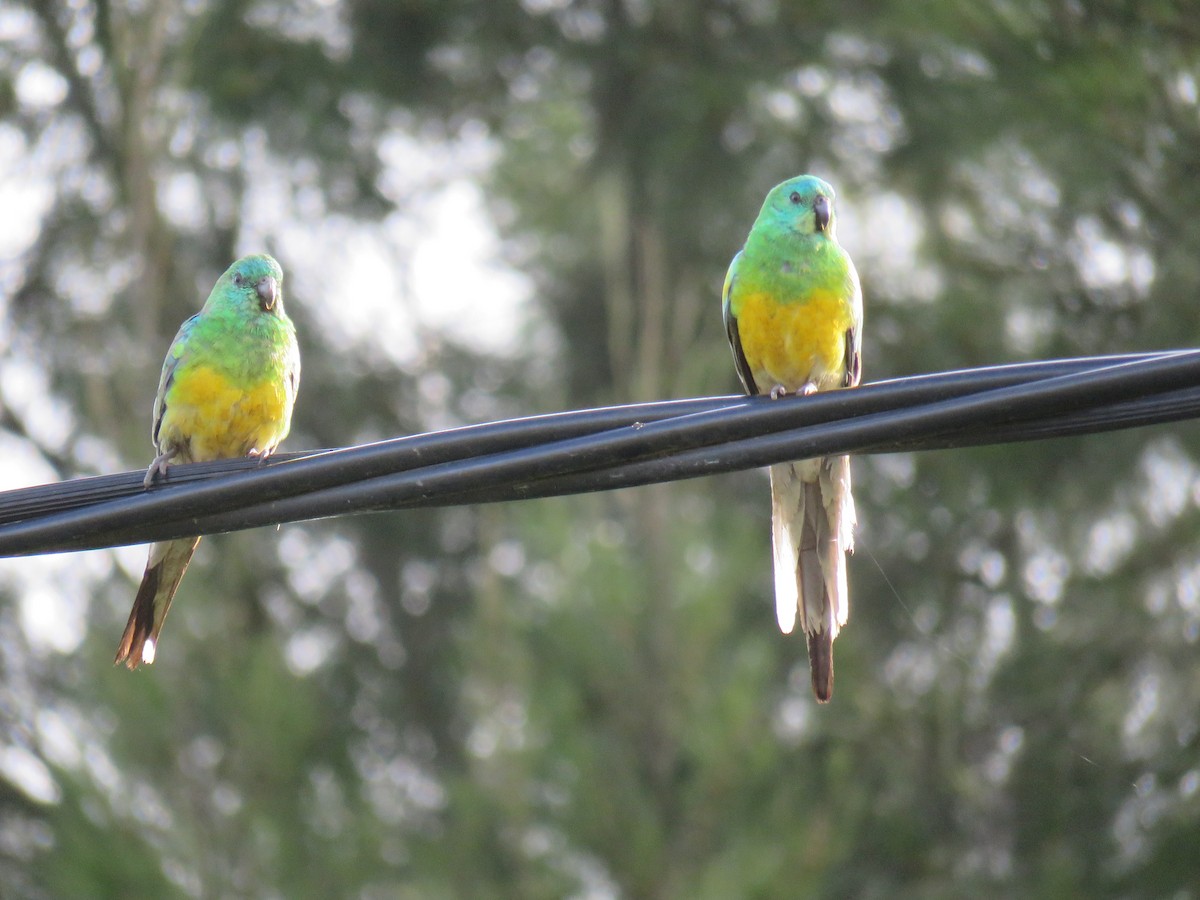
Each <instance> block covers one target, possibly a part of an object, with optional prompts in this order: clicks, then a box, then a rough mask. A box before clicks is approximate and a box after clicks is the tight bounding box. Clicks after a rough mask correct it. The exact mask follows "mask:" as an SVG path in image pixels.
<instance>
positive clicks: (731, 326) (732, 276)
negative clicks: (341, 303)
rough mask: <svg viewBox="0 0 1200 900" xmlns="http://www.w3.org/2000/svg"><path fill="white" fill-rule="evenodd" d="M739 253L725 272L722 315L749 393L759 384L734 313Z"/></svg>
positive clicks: (722, 290) (743, 383) (740, 256)
mask: <svg viewBox="0 0 1200 900" xmlns="http://www.w3.org/2000/svg"><path fill="white" fill-rule="evenodd" d="M741 258H742V254H741V253H738V254H737V255H736V256H734V258H733V262H731V263H730V264H729V271H728V272H726V273H725V286H724V287H723V288H722V289H721V317H722V318H723V319H724V320H725V336H726V337H728V338H729V348H730V349H731V350H732V351H733V364H734V365H735V366H736V367H737V373H738V378H740V379H741V380H742V386H743V387H744V388H745V389H746V393H747V394H757V393H758V385H756V384H755V383H754V373H753V372H751V371H750V363H748V362H747V361H746V353H745V351H744V350H742V339H741V337H740V335H739V334H738V323H737V316H735V315H734V314H733V287H734V284H735V283H736V282H737V266H738V260H739V259H741Z"/></svg>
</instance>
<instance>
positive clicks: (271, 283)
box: [255, 275, 279, 312]
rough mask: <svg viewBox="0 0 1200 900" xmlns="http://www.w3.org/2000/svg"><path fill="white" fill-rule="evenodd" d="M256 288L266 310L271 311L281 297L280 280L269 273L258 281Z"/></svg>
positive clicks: (260, 301)
mask: <svg viewBox="0 0 1200 900" xmlns="http://www.w3.org/2000/svg"><path fill="white" fill-rule="evenodd" d="M255 290H256V291H257V292H258V300H259V303H261V304H262V308H263V309H264V310H266V311H267V312H270V311H271V310H272V309H274V308H275V301H276V300H278V299H279V282H277V281H276V280H275V279H274V278H272V277H271V276H270V275H268V276H266V277H265V278H263V279H261V280H260V281H259V282H258V287H256V288H255Z"/></svg>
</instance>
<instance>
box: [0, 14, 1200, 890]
mask: <svg viewBox="0 0 1200 900" xmlns="http://www.w3.org/2000/svg"><path fill="white" fill-rule="evenodd" d="M1197 22H1200V9H1198V8H1196V6H1195V5H1194V4H1189V3H1146V4H1140V5H1138V6H1137V7H1136V8H1134V7H1131V6H1129V5H1127V4H1122V3H1106V2H1099V3H1088V4H1083V3H1079V2H1076V0H1050V2H1046V3H1040V4H1021V3H1006V2H1000V0H984V2H977V3H966V2H957V0H936V2H931V3H924V4H911V3H901V2H892V3H851V4H845V3H841V4H833V3H808V4H799V3H785V2H778V0H704V2H698V3H693V4H679V3H673V2H665V0H591V2H572V0H525V2H523V3H515V2H511V0H452V2H446V0H442V2H432V0H404V2H392V0H343V2H317V0H260V2H249V0H200V2H194V3H186V4H169V3H148V4H113V3H111V2H108V0H78V2H66V0H49V2H43V0H29V2H23V0H0V154H3V158H4V159H5V160H6V164H7V165H8V166H9V172H8V173H7V175H6V176H5V177H4V178H0V197H4V198H6V202H7V203H10V204H11V208H12V209H14V210H18V209H19V210H20V211H21V212H20V215H19V216H16V215H14V216H12V219H13V221H14V222H17V224H14V225H13V226H12V227H11V228H10V232H11V233H10V234H8V235H6V236H3V238H2V241H3V243H2V244H0V248H2V249H3V253H2V255H0V301H2V303H3V309H2V313H3V316H4V319H3V322H4V324H3V327H2V328H0V341H2V344H0V353H2V354H3V355H2V356H0V401H3V406H2V408H0V428H2V429H3V431H2V432H0V439H3V446H4V447H5V448H6V452H11V453H12V454H13V455H14V458H15V457H16V455H17V454H21V458H23V459H24V458H33V459H34V460H35V461H37V464H38V465H41V466H43V467H45V471H46V473H47V476H46V477H51V476H50V473H51V472H55V473H57V474H58V475H59V476H62V477H66V476H69V475H71V474H76V473H81V472H90V471H97V470H112V469H115V468H118V467H132V466H135V465H141V464H144V463H145V462H146V461H147V460H148V458H149V446H148V444H147V443H146V436H145V432H146V429H147V426H148V422H147V421H145V420H147V419H148V410H149V404H150V400H151V398H152V391H153V387H154V383H155V380H156V376H157V372H158V367H159V364H160V361H161V358H162V352H163V351H164V349H165V347H166V345H167V341H168V340H169V338H170V336H171V334H172V333H173V332H174V329H175V327H176V325H177V323H178V322H179V321H180V320H181V319H183V318H184V317H185V316H186V315H189V314H190V313H191V312H193V311H194V310H195V308H196V307H197V305H198V303H199V302H200V299H201V297H202V295H203V292H204V291H205V290H207V286H208V284H210V283H211V281H212V279H213V278H214V277H215V275H216V274H217V273H218V272H219V271H220V270H221V269H222V268H223V267H224V266H225V265H226V264H227V263H228V261H229V260H230V259H231V258H232V257H234V256H235V255H237V254H238V253H239V252H244V251H245V250H247V249H250V248H258V247H266V248H267V249H269V250H272V251H273V252H276V253H277V254H278V255H279V256H280V257H281V261H282V262H283V264H284V267H285V271H287V272H288V273H289V275H290V276H291V278H290V281H289V285H288V288H289V293H288V298H289V299H288V302H289V304H290V309H291V312H292V315H293V317H294V318H296V319H297V321H298V324H299V327H300V329H301V335H302V339H303V342H304V344H303V353H304V379H303V384H302V389H301V394H300V402H299V405H298V408H297V423H296V426H295V429H294V432H293V437H292V438H291V439H290V440H289V442H288V446H289V447H290V448H291V449H296V448H300V447H305V446H332V445H338V444H346V443H350V442H354V441H357V440H365V439H370V438H373V437H378V436H390V435H393V434H399V433H405V432H411V431H417V430H425V429H429V428H436V427H442V426H444V425H446V424H452V423H455V422H463V421H479V420H482V419H485V418H495V417H502V416H506V415H511V414H518V413H532V412H539V411H546V410H550V409H555V408H565V407H572V406H583V405H587V404H596V403H607V402H624V401H629V400H639V399H650V398H660V397H668V396H683V395H695V394H703V393H714V392H725V391H730V390H732V389H733V388H734V385H735V381H734V378H733V369H732V363H731V360H730V359H729V357H728V351H727V349H726V346H725V340H724V336H723V334H722V332H721V326H720V321H719V313H718V292H719V286H720V281H721V277H722V275H723V272H724V268H725V266H726V264H727V262H728V260H729V258H730V257H731V256H732V254H733V253H734V252H735V250H736V249H737V247H738V245H739V243H740V241H741V240H742V238H743V237H744V234H745V232H746V230H747V229H748V227H749V225H750V222H751V221H752V219H753V216H754V215H755V213H756V211H757V208H758V205H759V203H760V202H761V198H762V196H763V194H764V193H765V191H766V190H767V189H768V188H769V187H770V186H771V185H772V184H774V183H775V182H777V181H779V180H781V179H783V178H785V177H788V176H790V175H793V174H796V173H798V172H800V171H815V172H817V173H819V174H822V175H824V176H826V177H828V178H830V179H831V180H832V181H833V182H834V183H835V184H836V185H838V187H839V189H840V191H841V217H842V223H843V224H842V229H843V231H842V239H843V243H844V244H846V245H847V247H848V248H849V249H850V251H851V253H852V254H853V255H854V256H855V259H856V261H857V262H858V265H859V269H860V272H861V273H862V275H863V280H864V288H865V293H866V298H867V328H866V336H865V350H864V359H865V361H866V367H867V373H866V374H867V377H868V379H872V378H879V377H883V376H888V375H896V374H907V373H915V372H923V371H933V370H938V369H943V368H950V367H955V366H963V365H973V364H987V363H993V362H1001V361H1006V360H1011V359H1015V358H1025V357H1028V358H1038V357H1047V356H1054V355H1075V354H1086V353H1103V352H1116V351H1126V350H1139V349H1150V348H1160V347H1170V346H1180V345H1186V344H1189V343H1194V341H1195V339H1196V338H1195V332H1196V328H1195V326H1194V321H1195V317H1194V315H1193V314H1192V306H1191V304H1192V300H1193V298H1194V295H1195V293H1196V291H1197V287H1198V285H1200V230H1197V229H1196V228H1195V227H1194V225H1193V222H1194V221H1195V220H1196V218H1197V216H1198V215H1200V178H1198V177H1197V175H1198V168H1197V160H1198V159H1200V104H1198V97H1197V95H1198V85H1197V79H1198V78H1200V28H1198V27H1197V24H1196V23H1197ZM397 138H400V139H403V140H409V141H415V142H416V143H418V144H422V145H426V146H430V147H434V148H435V152H438V153H440V152H442V151H441V150H440V149H437V148H452V147H454V146H457V145H459V144H460V143H461V142H464V141H469V140H475V141H479V140H480V139H481V138H482V140H483V142H484V143H485V144H486V145H487V147H488V148H489V154H490V156H489V163H488V165H487V166H486V168H485V171H484V172H483V173H482V175H481V178H482V183H483V186H484V188H485V191H486V197H487V203H488V210H489V212H490V214H491V218H492V220H493V222H494V225H495V227H496V228H497V230H498V231H499V233H500V234H501V236H502V238H503V242H504V243H503V247H504V253H505V256H506V258H507V260H508V262H509V263H510V264H511V265H512V266H514V267H515V268H517V269H519V270H521V271H522V272H524V273H525V274H526V275H527V276H528V277H529V279H530V280H531V283H532V285H533V287H534V290H533V297H532V299H531V300H530V304H531V311H530V312H531V314H530V316H529V319H528V321H527V322H526V323H525V325H524V330H523V331H522V332H521V335H522V337H521V340H520V341H519V342H518V343H517V344H516V345H514V346H513V347H511V348H509V349H508V350H506V351H504V352H499V351H488V352H484V351H482V350H480V349H479V348H478V347H476V346H474V345H472V344H470V343H462V342H460V341H458V340H456V339H455V338H454V337H453V336H452V335H451V334H448V333H442V332H440V331H439V330H438V329H436V328H431V327H429V326H428V325H427V324H423V323H422V322H421V321H420V319H419V317H410V319H406V320H405V321H407V322H408V323H409V324H408V328H409V330H410V331H411V332H412V333H413V335H415V341H416V342H417V345H418V347H419V352H416V353H412V354H408V355H404V354H398V353H396V352H395V351H396V348H395V347H394V346H391V345H390V344H389V343H388V341H389V336H390V335H391V334H392V332H390V331H389V330H388V329H386V328H382V327H381V328H380V329H379V332H378V336H377V339H376V340H375V341H374V342H372V341H371V340H369V339H364V338H362V337H361V336H359V337H357V338H355V337H354V336H353V335H351V336H348V335H347V333H345V332H343V331H342V330H341V329H340V327H339V323H340V322H341V321H342V320H343V319H344V318H345V317H346V316H347V314H348V312H349V311H350V310H349V309H348V308H346V307H342V308H338V306H337V304H338V303H345V302H346V299H345V297H344V294H342V295H339V297H340V299H338V300H336V301H335V300H333V299H332V298H330V297H327V296H325V295H324V292H325V291H328V292H329V293H333V294H337V292H338V290H339V289H341V288H344V287H345V286H346V285H349V284H353V285H355V286H356V288H357V290H359V291H366V292H368V293H370V292H369V286H370V283H369V281H368V282H362V281H359V280H355V278H354V275H355V273H354V272H353V271H347V268H348V267H349V265H350V264H349V262H348V261H347V257H346V256H345V254H344V253H342V252H341V250H339V248H344V247H346V246H348V245H353V243H354V242H355V241H356V240H358V238H357V237H356V235H364V234H369V233H372V232H371V229H372V228H377V227H379V226H380V225H381V224H382V223H386V222H395V221H404V220H405V219H406V217H407V216H409V215H410V213H411V209H410V205H409V204H410V203H412V204H417V203H419V200H420V197H421V195H422V194H423V193H424V192H425V190H427V189H428V190H432V188H433V187H434V186H435V185H434V184H432V183H431V184H428V185H424V184H421V183H420V181H421V177H420V172H419V171H418V172H417V174H416V175H412V176H411V177H410V179H409V181H410V182H414V183H415V187H414V186H413V184H409V186H408V188H405V189H403V190H401V189H398V188H397V187H396V182H395V178H396V172H395V169H396V163H394V162H392V163H389V162H388V157H387V154H386V153H385V152H384V148H386V147H387V146H389V142H394V141H395V140H396V139H397ZM28 221H32V222H33V223H34V224H33V226H29V227H28V228H26V231H28V233H25V232H23V231H21V227H25V226H20V227H18V226H19V225H20V222H26V223H28ZM297 235H300V237H299V238H297ZM339 241H340V243H339ZM289 247H291V248H293V249H292V252H291V255H289V252H288V251H289ZM297 247H306V248H309V250H311V251H313V252H308V253H306V252H303V251H302V250H298V249H295V248H297ZM432 299H433V300H434V302H435V303H436V299H437V298H432ZM349 300H350V302H351V303H352V304H354V305H358V304H359V303H361V304H362V305H363V306H365V307H366V308H367V309H368V310H369V309H376V310H378V309H379V307H380V298H379V297H378V296H375V295H374V294H373V293H372V294H371V295H370V296H368V295H366V294H361V295H355V296H351V297H350V298H349ZM387 300H388V298H387V297H384V298H383V301H384V303H383V305H384V306H385V307H387V311H388V312H390V311H391V309H392V307H391V306H390V305H389V304H388V303H387ZM476 300H477V302H478V304H480V308H483V307H485V306H487V305H488V304H489V300H490V298H489V297H488V296H481V297H478V298H476ZM406 302H407V301H406V300H404V299H402V298H400V297H397V298H396V302H395V304H394V307H395V309H397V310H400V313H401V314H403V312H404V309H405V308H406V307H405V304H406ZM372 304H374V305H372ZM372 315H373V316H375V317H377V318H380V319H382V318H384V315H383V313H381V312H378V311H377V312H375V313H373V314H372ZM368 330H369V329H368ZM370 337H371V336H370V335H368V338H370ZM143 412H145V413H146V415H145V416H143V414H142V413H143ZM1197 444H1198V441H1197V433H1196V431H1195V429H1194V428H1191V427H1174V428H1169V429H1168V428H1161V429H1152V430H1146V431H1141V432H1134V433H1124V434H1118V435H1108V436H1100V437H1095V438H1090V439H1080V440H1070V441H1065V440H1064V441H1055V442H1046V443H1040V444H1032V445H1025V446H1017V447H999V448H986V449H980V450H975V451H966V452H953V453H951V452H945V453H931V454H924V455H919V456H916V455H901V456H884V457H875V458H869V459H861V460H859V461H858V462H857V463H856V478H857V485H858V496H859V510H860V518H861V519H862V525H861V529H860V547H861V550H860V553H859V555H858V556H857V557H856V558H855V560H854V562H853V565H852V572H851V575H852V588H851V590H852V593H853V596H854V604H853V605H854V612H853V614H852V617H851V623H850V626H849V627H848V629H847V631H846V632H845V635H844V636H843V638H842V639H841V640H840V641H839V670H838V672H839V678H838V689H837V692H836V696H835V700H834V703H833V704H832V705H831V706H830V707H828V708H823V709H817V708H816V707H815V706H813V705H812V702H811V700H810V698H809V696H808V690H807V680H808V679H807V672H806V659H805V653H804V650H803V646H802V644H801V643H800V642H797V641H795V640H792V639H785V638H782V637H780V636H779V635H778V634H776V633H775V632H774V624H773V620H772V615H771V612H770V600H769V590H770V580H769V558H768V547H767V543H768V538H767V526H766V521H767V509H766V504H767V495H766V488H765V480H764V479H763V478H761V476H760V475H758V474H756V473H746V474H744V475H739V476H735V477H728V478H722V479H714V480H707V481H700V482H694V483H689V484H686V485H676V486H672V487H669V488H668V487H656V488H650V489H642V490H638V491H630V492H624V493H621V494H615V495H604V496H594V497H583V498H570V499H565V500H556V501H552V502H551V501H547V502H539V503H530V504H520V505H516V504H514V505H507V506H497V507H489V508H484V509H455V510H447V511H443V512H439V513H413V514H404V515H392V516H378V517H373V518H368V519H361V520H347V521H336V522H329V523H316V524H310V525H301V526H288V527H287V528H285V529H283V530H282V531H281V532H280V533H274V532H268V533H257V532H255V533H248V534H244V535H238V536H236V537H226V538H219V539H214V540H211V541H207V542H206V544H205V552H204V553H202V555H201V557H200V558H199V559H198V560H197V562H196V563H195V565H194V566H193V568H192V571H191V573H190V574H189V577H188V579H187V580H186V581H185V583H184V586H183V589H182V591H181V595H180V602H179V603H178V604H177V606H176V611H175V612H174V613H173V615H172V620H171V624H170V625H169V626H168V629H167V633H166V634H165V635H164V638H165V640H166V643H164V644H163V646H162V648H161V652H160V659H159V662H158V663H157V664H156V665H155V666H154V667H153V669H152V670H149V671H142V672H139V673H137V675H136V676H131V675H130V674H128V673H127V672H125V671H123V670H120V671H118V670H114V669H112V667H111V666H110V665H109V659H110V658H111V657H110V654H111V652H112V648H113V646H114V644H115V640H116V637H117V635H118V634H119V630H120V623H121V622H122V621H123V619H124V615H125V611H126V609H127V607H128V603H129V601H130V599H131V597H132V591H133V587H134V582H133V580H132V578H133V577H134V576H135V575H136V574H138V572H140V569H138V572H134V571H132V570H133V569H134V568H136V567H137V566H138V563H137V562H130V560H131V559H133V557H130V556H127V555H115V554H100V553H97V554H86V555H81V556H79V557H76V558H75V559H73V560H69V561H68V562H67V563H66V564H61V563H62V561H61V560H60V561H58V562H59V563H60V564H58V565H54V563H53V562H50V563H47V562H45V561H41V560H19V561H15V562H12V563H9V564H7V565H6V567H5V568H4V569H3V570H2V578H0V591H2V592H3V595H4V596H5V598H6V599H7V600H9V602H8V603H7V604H4V605H3V606H2V607H0V646H2V647H3V654H2V656H0V659H2V662H0V666H2V667H3V678H2V679H0V729H2V730H0V737H2V739H3V747H0V774H3V775H4V776H5V781H4V782H0V784H3V785H4V790H3V792H2V793H0V882H2V883H4V884H5V885H6V887H7V889H6V891H5V896H9V895H12V896H30V897H98V896H122V897H128V896H174V895H179V896H198V897H224V896H259V897H308V896H312V897H328V896H362V897H422V898H426V897H459V896H469V897H509V896H520V897H559V896H580V897H583V896H586V897H605V896H621V897H631V898H651V897H654V898H658V897H714V898H716V897H721V898H725V897H739V896H756V897H789V898H792V897H843V896H867V897H872V896H874V897H906V896H907V897H957V896H964V895H971V896H1034V897H1039V896H1040V897H1063V896H1089V897H1095V896H1123V897H1159V896H1180V897H1186V896H1194V895H1195V894H1194V892H1195V890H1196V888H1195V885H1196V884H1197V878H1198V875H1200V862H1197V857H1196V850H1195V848H1196V847H1197V846H1200V719H1198V718H1197V712H1196V707H1195V702H1194V698H1195V696H1196V695H1197V693H1198V691H1200V658H1198V657H1197V653H1196V649H1197V638H1198V637H1200V537H1198V533H1197V526H1198V525H1200V512H1198V510H1197V503H1198V499H1197V498H1200V472H1198V471H1197V463H1196V454H1197V452H1198V450H1200V447H1198V446H1197ZM218 560H219V564H218V562H217V561H218ZM117 563H119V564H117ZM57 595H64V596H65V597H67V601H65V602H68V603H70V602H74V603H75V604H76V608H78V607H79V606H80V605H84V608H86V610H87V622H88V626H89V627H88V628H87V629H86V634H85V635H84V636H82V638H81V640H82V643H79V642H78V641H76V642H74V643H72V641H71V640H70V639H69V637H64V638H63V639H62V641H61V646H59V645H56V644H55V643H54V642H53V641H51V642H50V644H49V645H44V644H45V642H44V641H43V642H41V643H39V642H38V641H36V640H30V638H29V633H30V628H29V625H28V620H29V618H30V616H32V615H34V613H33V612H31V610H34V611H36V609H38V608H43V607H46V608H51V609H53V608H54V607H53V606H50V607H47V604H48V603H50V601H51V600H53V599H54V597H55V596H57ZM59 602H64V601H61V600H60V601H59ZM39 604H40V605H41V606H40V607H39ZM64 627H65V626H64ZM76 645H77V646H76ZM68 650H69V651H70V652H67V651H68Z"/></svg>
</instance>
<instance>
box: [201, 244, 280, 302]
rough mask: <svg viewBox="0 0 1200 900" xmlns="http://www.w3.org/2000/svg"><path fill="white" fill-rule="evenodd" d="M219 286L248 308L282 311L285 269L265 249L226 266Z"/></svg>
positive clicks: (216, 291) (214, 292) (218, 283)
mask: <svg viewBox="0 0 1200 900" xmlns="http://www.w3.org/2000/svg"><path fill="white" fill-rule="evenodd" d="M217 288H218V289H220V288H224V293H225V295H226V296H228V297H229V298H230V299H231V300H233V302H234V303H236V304H237V306H238V307H239V308H240V309H242V310H244V311H246V312H259V313H263V314H267V315H271V314H274V315H283V269H281V268H280V267H279V263H277V262H276V261H275V259H274V258H273V257H270V256H268V255H267V254H265V253H252V254H251V255H249V256H243V257H242V258H241V259H239V260H238V261H237V262H235V263H234V264H233V265H232V266H230V267H229V268H228V269H226V270H225V274H224V275H222V276H221V280H220V281H218V282H217ZM217 293H218V290H214V291H213V294H214V296H215V295H217Z"/></svg>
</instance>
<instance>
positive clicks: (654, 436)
mask: <svg viewBox="0 0 1200 900" xmlns="http://www.w3.org/2000/svg"><path fill="white" fill-rule="evenodd" d="M1197 415H1200V352H1198V351H1172V352H1168V353H1159V354H1132V355H1125V356H1115V357H1096V358H1087V359H1074V360H1055V361H1048V362H1040V363H1029V364H1020V365H1012V366H998V367H990V368H985V369H972V370H962V371H957V372H947V373H939V374H935V375H924V376H918V377H914V378H904V379H897V380H894V381H888V382H880V383H876V384H873V385H867V386H864V387H862V388H859V389H857V390H854V391H837V392H832V393H827V394H820V395H814V396H812V397H806V398H788V399H785V400H779V401H771V400H768V399H766V398H746V397H717V398H706V399H700V400H682V401H666V402H662V403H651V404H640V405H634V406H622V407H610V408H606V409H599V410H582V411H577V412H567V413H558V414H554V415H549V416H538V417H533V418H528V419H517V420H510V421H506V422H497V423H490V424H487V425H477V426H470V427H466V428H460V429H454V430H452V431H447V432H441V433H435V434H426V435H416V436H412V437H407V438H398V439H395V440H391V441H383V442H380V443H377V444H369V445H365V446H362V447H353V448H348V449H345V450H332V451H317V452H313V453H302V454H288V455H287V456H286V457H284V456H282V455H281V456H280V457H279V458H278V459H279V460H280V461H276V462H273V463H272V464H268V465H259V464H258V463H256V462H254V461H249V460H223V461H220V462H216V463H203V464H196V465H188V466H173V467H172V468H171V469H170V474H169V479H168V483H167V484H165V485H162V486H156V487H155V488H154V489H152V490H150V491H145V490H143V489H142V485H141V481H142V473H140V472H136V473H124V474H122V475H114V476H101V477H99V478H85V479H78V480H76V481H72V482H66V483H64V484H59V485H46V486H42V487H37V488H29V489H26V490H22V491H10V492H7V493H5V494H0V555H24V554H31V553H44V552H61V551H66V550H78V549H88V548H94V547H107V546H116V545H120V544H127V543H143V542H147V541H150V540H161V539H168V538H174V537H185V536H188V535H195V534H210V533H214V532H219V531H231V530H237V529H241V528H249V527H255V526H259V525H267V524H274V523H279V522H290V521H297V520H301V519H312V518H321V517H325V516H333V515H344V514H348V513H356V512H368V511H379V510H386V509H404V508H412V507H423V506H435V505H450V504H456V503H481V502H498V501H503V500H514V499H523V498H529V497H544V496H555V495H560V494H566V493H578V492H584V491H596V490H611V489H614V488H618V487H628V486H633V485H640V484H647V483H651V482H655V481H671V480H679V479H684V478H694V477H698V476H701V475H709V474H716V473H720V472H729V471H734V470H738V469H747V468H755V467H758V466H763V465H768V464H771V463H775V462H782V461H785V460H788V459H798V458H805V457H811V456H824V455H828V454H832V453H846V452H857V453H878V452H894V451H909V450H920V449H930V448H936V447H958V446H967V445H974V444H982V443H1001V442H1006V441H1015V440H1031V439H1037V438H1045V437H1053V436H1062V435H1071V434H1082V433H1087V432H1093V431H1101V430H1109V429H1113V428H1122V427H1133V426H1135V425H1144V424H1151V423H1156V422H1166V421H1176V420H1179V419H1181V418H1190V417H1196V416H1197ZM247 470H249V471H247Z"/></svg>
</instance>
